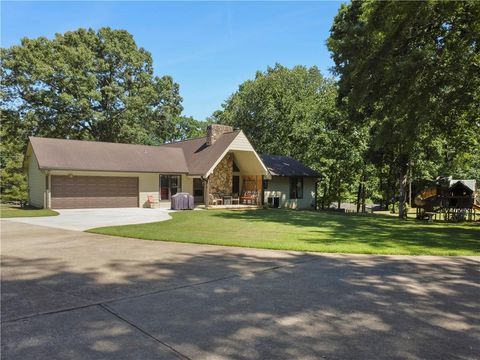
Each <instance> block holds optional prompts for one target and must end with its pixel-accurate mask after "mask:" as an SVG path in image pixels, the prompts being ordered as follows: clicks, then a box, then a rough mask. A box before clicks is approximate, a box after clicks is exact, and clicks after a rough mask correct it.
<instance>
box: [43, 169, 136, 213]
mask: <svg viewBox="0 0 480 360" xmlns="http://www.w3.org/2000/svg"><path fill="white" fill-rule="evenodd" d="M137 206H138V178H136V177H113V176H72V177H69V176H58V175H56V176H52V205H51V207H52V208H54V209H82V208H117V207H137Z"/></svg>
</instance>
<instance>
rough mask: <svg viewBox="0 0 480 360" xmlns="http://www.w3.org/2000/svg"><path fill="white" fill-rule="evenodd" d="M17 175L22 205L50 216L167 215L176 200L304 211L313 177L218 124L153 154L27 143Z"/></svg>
mask: <svg viewBox="0 0 480 360" xmlns="http://www.w3.org/2000/svg"><path fill="white" fill-rule="evenodd" d="M267 164H268V165H267ZM24 167H25V170H26V172H27V175H28V186H29V202H30V204H31V205H32V206H36V207H45V208H54V209H65V208H112V207H113V208H115V207H149V206H151V205H152V204H151V203H150V201H149V200H151V199H154V201H155V202H156V203H157V204H159V205H160V206H161V207H169V206H170V200H171V197H172V196H173V195H174V194H176V193H177V192H188V193H190V194H192V195H193V196H194V199H195V204H196V205H204V206H210V205H213V204H215V205H223V206H225V205H231V204H235V203H236V204H238V205H239V206H240V205H250V206H252V205H253V206H259V205H262V204H264V203H266V202H267V201H270V203H271V204H272V206H274V205H278V206H280V207H292V208H309V207H311V206H312V204H313V201H314V197H315V179H317V178H318V177H319V174H318V173H316V172H315V171H313V170H312V169H309V168H307V167H305V166H304V165H302V164H300V163H299V162H297V161H295V160H294V159H291V158H286V157H274V156H268V155H265V156H263V158H261V157H260V156H259V155H258V154H257V152H256V151H255V149H254V148H253V147H252V145H251V144H250V142H249V141H248V139H247V137H246V136H245V134H244V133H243V131H241V130H234V129H233V128H232V127H230V126H225V125H218V124H214V125H210V126H209V127H208V129H207V136H206V137H202V138H196V139H189V140H185V141H180V142H175V143H170V144H165V145H161V146H147V145H131V144H118V143H107V142H96V141H80V140H63V139H50V138H40V137H30V138H29V144H28V147H27V152H26V156H25V161H24Z"/></svg>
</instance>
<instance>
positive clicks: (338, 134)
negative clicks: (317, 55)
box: [214, 64, 364, 206]
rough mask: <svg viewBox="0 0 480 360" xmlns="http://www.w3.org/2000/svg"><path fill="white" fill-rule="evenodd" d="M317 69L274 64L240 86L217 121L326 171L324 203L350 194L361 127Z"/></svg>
mask: <svg viewBox="0 0 480 360" xmlns="http://www.w3.org/2000/svg"><path fill="white" fill-rule="evenodd" d="M336 99H337V86H336V84H335V82H334V81H333V80H331V79H326V78H324V77H323V76H322V74H321V73H320V71H319V70H318V68H316V67H312V68H306V67H304V66H295V67H294V68H292V69H289V68H286V67H284V66H282V65H279V64H276V65H275V67H273V68H272V67H269V68H267V70H266V71H265V72H260V71H259V72H257V74H256V76H255V79H254V80H247V81H245V82H244V83H243V84H241V85H240V86H239V89H238V91H237V92H236V93H234V94H233V95H232V96H231V97H230V98H229V99H228V100H227V101H226V102H225V103H224V104H223V110H221V111H217V112H216V113H215V114H214V121H217V122H220V123H223V124H230V125H233V126H234V127H238V128H241V129H243V131H244V132H245V133H246V134H247V136H248V137H249V139H250V140H251V141H252V144H253V146H254V147H255V149H256V150H257V151H258V152H261V153H268V154H274V155H287V156H292V157H294V158H296V159H298V160H300V161H302V162H303V163H305V164H307V165H309V166H311V167H312V168H314V169H316V170H318V171H320V172H321V173H322V174H323V175H324V181H323V184H324V185H323V186H322V188H321V189H322V191H321V198H322V202H321V203H322V204H323V205H324V206H325V205H326V206H329V205H330V203H331V202H332V201H333V200H337V199H340V198H342V196H346V195H345V194H346V193H348V191H349V190H350V189H351V187H352V184H353V183H354V179H355V177H356V175H357V174H356V169H358V168H359V166H360V164H361V162H362V151H363V148H364V146H363V143H364V136H363V135H362V134H361V131H362V129H360V128H358V127H356V126H353V125H352V124H349V123H348V122H347V117H346V114H345V113H343V112H342V111H341V110H339V108H338V107H337V104H336Z"/></svg>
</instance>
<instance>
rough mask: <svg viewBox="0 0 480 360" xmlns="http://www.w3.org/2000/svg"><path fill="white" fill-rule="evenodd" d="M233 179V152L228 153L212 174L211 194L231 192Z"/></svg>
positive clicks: (210, 182) (210, 181)
mask: <svg viewBox="0 0 480 360" xmlns="http://www.w3.org/2000/svg"><path fill="white" fill-rule="evenodd" d="M232 180H233V154H227V155H225V157H224V158H223V159H222V160H221V161H220V162H219V163H218V165H217V167H216V168H215V169H214V170H213V173H212V174H211V175H210V179H209V187H210V194H231V192H232Z"/></svg>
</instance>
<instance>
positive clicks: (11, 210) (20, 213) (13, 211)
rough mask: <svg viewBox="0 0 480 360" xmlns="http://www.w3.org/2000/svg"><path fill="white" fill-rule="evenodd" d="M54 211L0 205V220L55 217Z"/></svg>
mask: <svg viewBox="0 0 480 360" xmlns="http://www.w3.org/2000/svg"><path fill="white" fill-rule="evenodd" d="M55 215H58V213H57V212H56V211H53V210H50V209H37V208H34V207H19V206H12V205H6V204H1V207H0V218H4V219H6V218H16V217H36V216H55Z"/></svg>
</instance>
